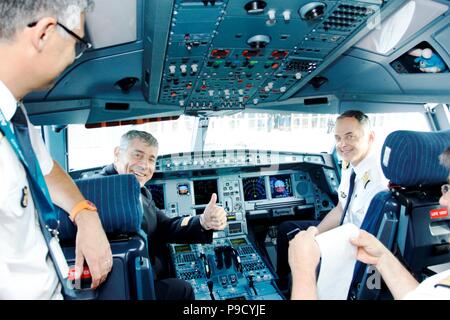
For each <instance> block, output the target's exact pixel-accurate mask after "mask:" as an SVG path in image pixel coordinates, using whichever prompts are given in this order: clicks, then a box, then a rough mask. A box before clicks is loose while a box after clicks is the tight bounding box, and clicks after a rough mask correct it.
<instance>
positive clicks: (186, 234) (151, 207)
mask: <svg viewBox="0 0 450 320" xmlns="http://www.w3.org/2000/svg"><path fill="white" fill-rule="evenodd" d="M157 156H158V141H157V140H156V139H155V138H154V137H153V136H152V135H151V134H150V133H148V132H145V131H137V130H131V131H129V132H127V133H125V134H124V135H123V136H122V138H121V140H120V146H118V147H116V148H115V150H114V163H113V164H110V165H108V166H106V167H105V168H103V170H102V171H101V172H100V175H113V174H134V175H135V176H136V178H137V180H138V181H139V183H140V185H141V193H142V202H143V205H144V219H143V222H142V229H143V230H144V231H145V232H146V233H147V236H148V243H149V256H150V259H151V261H152V265H153V268H154V271H155V279H156V281H155V292H156V297H157V299H158V300H181V299H183V300H193V299H194V298H195V297H194V292H193V290H192V287H191V285H190V284H189V283H188V282H186V281H184V280H181V279H174V278H167V277H168V276H169V275H168V274H167V270H168V269H169V268H168V265H169V264H168V261H166V260H167V258H166V257H168V256H169V252H168V250H167V244H168V243H211V242H212V237H213V230H223V229H225V227H226V225H227V216H226V213H225V210H224V209H223V208H221V207H218V206H217V205H216V201H217V195H216V194H215V193H214V194H212V195H211V200H210V202H209V203H208V205H207V207H206V209H205V211H204V212H203V213H202V214H201V215H199V216H195V217H175V218H169V217H167V216H166V215H165V213H164V212H163V211H162V210H159V209H158V208H157V207H156V205H155V203H154V201H153V200H152V195H151V193H150V191H149V190H148V189H147V188H146V187H145V184H146V183H147V182H148V181H149V180H150V179H151V178H152V176H153V173H154V172H155V166H156V158H157Z"/></svg>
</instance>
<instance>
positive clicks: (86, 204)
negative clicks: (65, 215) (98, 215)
mask: <svg viewBox="0 0 450 320" xmlns="http://www.w3.org/2000/svg"><path fill="white" fill-rule="evenodd" d="M83 210H89V211H97V207H96V206H95V204H93V203H92V202H91V201H89V200H82V201H80V202H78V203H77V204H76V205H75V207H73V209H72V211H70V215H69V218H70V220H71V221H72V222H74V223H75V218H76V217H77V215H78V214H79V213H80V212H81V211H83Z"/></svg>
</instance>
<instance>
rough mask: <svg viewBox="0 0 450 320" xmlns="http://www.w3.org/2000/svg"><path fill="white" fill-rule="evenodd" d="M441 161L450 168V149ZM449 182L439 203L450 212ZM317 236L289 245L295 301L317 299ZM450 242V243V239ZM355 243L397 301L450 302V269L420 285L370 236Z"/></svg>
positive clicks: (361, 258)
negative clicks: (315, 238)
mask: <svg viewBox="0 0 450 320" xmlns="http://www.w3.org/2000/svg"><path fill="white" fill-rule="evenodd" d="M440 160H441V164H442V165H443V166H445V167H446V168H448V169H450V147H449V148H447V149H446V150H445V151H444V153H442V155H441V156H440ZM448 183H449V184H444V185H443V186H442V188H441V190H442V196H441V198H440V199H439V203H440V205H441V206H443V207H445V208H447V210H450V191H449V188H450V174H449V176H448ZM317 234H318V230H317V228H315V227H310V228H308V230H307V231H302V232H300V233H299V234H297V235H296V237H295V238H294V239H292V241H291V242H290V243H289V263H290V265H291V268H292V279H293V280H292V282H293V285H292V299H299V300H306V299H308V300H314V299H317V287H316V267H317V265H318V264H319V259H320V249H319V247H318V245H317V243H316V241H315V240H314V237H315V236H316V235H317ZM447 241H448V242H449V243H450V238H449V239H448V240H447ZM351 243H352V244H353V245H354V246H356V247H358V251H357V259H358V260H359V261H361V262H363V263H366V264H371V265H373V266H374V267H375V268H376V269H377V270H378V272H380V274H381V276H382V277H383V280H384V281H385V283H386V285H387V286H388V288H389V290H390V292H391V293H392V296H393V297H394V299H396V300H398V299H406V300H409V299H411V300H450V269H449V270H446V271H443V272H441V273H438V274H436V275H434V276H432V277H430V278H428V279H426V280H425V281H423V282H422V283H420V284H419V283H418V282H417V280H416V279H415V278H414V277H413V276H412V275H411V274H410V273H409V272H408V270H406V268H405V267H404V266H403V265H402V264H401V263H400V261H398V260H397V258H395V256H394V255H393V254H392V253H391V252H390V251H389V250H388V249H387V248H386V247H385V246H383V244H382V243H381V242H380V241H379V240H378V239H377V238H375V237H374V236H373V235H371V234H370V233H368V232H366V231H364V230H360V233H359V236H358V237H357V238H355V239H351Z"/></svg>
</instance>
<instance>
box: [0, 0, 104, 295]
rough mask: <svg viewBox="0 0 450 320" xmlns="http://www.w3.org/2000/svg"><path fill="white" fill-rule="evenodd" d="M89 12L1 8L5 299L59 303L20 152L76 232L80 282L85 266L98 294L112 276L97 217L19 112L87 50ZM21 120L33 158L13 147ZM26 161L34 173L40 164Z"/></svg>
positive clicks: (6, 3)
mask: <svg viewBox="0 0 450 320" xmlns="http://www.w3.org/2000/svg"><path fill="white" fill-rule="evenodd" d="M88 5H89V4H88V1H87V0H36V1H28V0H2V1H1V2H0V13H1V15H0V16H1V18H0V111H1V113H0V116H1V117H0V118H1V121H0V122H1V123H0V128H1V130H0V180H1V183H0V299H58V298H62V295H61V285H60V284H59V281H58V276H57V273H56V272H55V265H54V261H52V259H51V258H50V257H49V249H48V245H47V242H46V240H45V238H44V236H43V233H42V231H41V227H40V223H39V218H38V217H39V216H38V213H37V210H36V205H37V204H39V203H40V202H37V201H38V200H36V199H33V197H32V196H31V193H30V187H31V188H33V184H32V183H31V181H36V180H33V179H32V178H30V177H33V175H31V174H27V172H31V171H26V169H25V164H24V163H25V162H23V159H21V158H20V157H19V156H18V155H19V154H20V151H17V150H21V151H22V154H27V156H29V158H27V159H28V160H29V159H37V162H38V164H39V166H40V169H41V170H40V171H42V174H43V176H44V177H45V182H43V181H42V180H43V179H41V180H39V181H42V183H41V184H40V186H41V185H42V184H44V185H45V184H46V185H47V187H48V190H49V194H50V196H51V201H52V202H53V203H54V204H56V205H58V206H59V207H61V208H63V209H64V210H65V211H67V212H69V213H70V214H71V219H72V221H73V222H74V223H75V224H76V226H77V230H78V231H77V239H76V266H77V270H78V272H77V275H76V277H79V276H80V272H79V271H80V270H82V267H83V264H84V262H85V261H86V263H87V265H88V266H89V269H90V272H91V275H92V287H93V288H96V287H98V286H99V285H100V283H102V282H103V281H104V280H105V279H106V277H107V274H108V273H109V271H110V270H111V265H112V255H111V249H110V246H109V243H108V240H107V238H106V235H105V233H104V231H103V228H102V226H101V223H100V219H99V217H98V213H97V211H96V210H95V208H94V207H93V206H89V205H88V202H87V201H86V200H85V199H84V197H83V196H82V195H81V193H80V191H79V190H78V188H77V187H76V185H75V184H74V182H73V181H72V179H71V178H70V177H69V176H68V175H67V173H66V172H65V171H64V170H63V169H62V168H61V167H60V166H59V164H57V163H56V162H54V161H53V160H52V158H51V156H50V155H49V153H48V151H47V149H46V148H45V146H44V143H43V141H42V138H41V136H40V134H39V131H37V130H36V129H35V128H33V127H32V125H31V124H30V123H29V122H28V118H27V117H26V111H25V109H24V108H23V107H22V106H20V107H18V102H19V101H21V100H22V99H23V98H24V97H25V96H26V95H27V94H28V93H30V92H32V91H33V90H38V89H43V88H48V87H49V86H50V85H51V84H52V82H53V80H54V79H55V78H56V77H57V76H58V75H59V74H60V73H61V72H62V71H63V70H64V69H65V68H66V67H67V66H68V65H70V64H71V63H72V62H73V61H74V59H75V56H76V53H75V44H76V43H77V42H80V41H81V42H83V43H85V41H84V40H82V37H83V36H84V26H83V24H84V13H83V12H84V11H85V9H87V8H88ZM81 47H82V46H81ZM19 118H20V119H22V120H21V124H22V125H23V127H22V128H25V132H26V131H27V126H28V131H29V140H28V141H29V142H30V143H31V146H30V148H29V149H28V150H25V149H26V148H24V147H23V146H22V145H20V143H19V147H18V148H17V147H16V144H15V143H12V142H15V141H19V140H20V139H19V138H18V137H19V133H18V132H19V130H18V129H16V128H17V127H15V126H13V124H14V125H16V122H15V121H16V120H14V119H19ZM12 136H13V137H12ZM14 137H16V140H14ZM27 137H28V134H27ZM30 149H32V150H30ZM33 151H34V154H35V156H34V155H33ZM16 154H17V155H16ZM30 154H31V155H30ZM22 158H23V157H22ZM28 160H27V161H26V163H28V164H29V165H33V166H34V167H33V168H35V165H36V163H30V162H28ZM34 162H36V160H35V161H34ZM28 167H30V166H28ZM37 171H39V170H37ZM37 176H38V177H42V175H37ZM30 179H31V180H30ZM32 190H36V189H32ZM47 199H48V197H47ZM49 201H50V200H49ZM54 251H57V250H52V252H54Z"/></svg>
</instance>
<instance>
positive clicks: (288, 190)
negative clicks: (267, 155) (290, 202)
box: [270, 174, 293, 199]
mask: <svg viewBox="0 0 450 320" xmlns="http://www.w3.org/2000/svg"><path fill="white" fill-rule="evenodd" d="M291 181H292V180H291V175H289V174H283V175H278V176H272V177H270V192H271V194H272V199H275V198H286V197H292V196H293V194H292V182H291Z"/></svg>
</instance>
